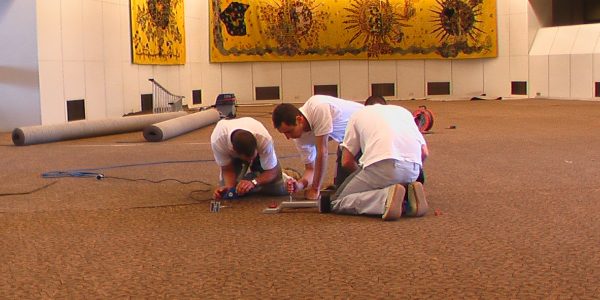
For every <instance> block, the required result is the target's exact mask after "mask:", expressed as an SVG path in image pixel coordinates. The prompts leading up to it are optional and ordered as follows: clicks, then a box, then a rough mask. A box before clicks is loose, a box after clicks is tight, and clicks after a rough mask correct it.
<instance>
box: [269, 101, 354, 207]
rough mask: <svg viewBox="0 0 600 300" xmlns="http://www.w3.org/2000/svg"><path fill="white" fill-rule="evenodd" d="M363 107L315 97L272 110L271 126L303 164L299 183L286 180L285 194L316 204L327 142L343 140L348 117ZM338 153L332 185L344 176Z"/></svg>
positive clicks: (325, 162) (322, 175) (324, 169)
mask: <svg viewBox="0 0 600 300" xmlns="http://www.w3.org/2000/svg"><path fill="white" fill-rule="evenodd" d="M361 108H363V105H362V104H360V103H357V102H353V101H347V100H343V99H339V98H335V97H331V96H324V95H315V96H312V97H310V98H309V99H308V100H307V101H306V103H304V105H302V107H300V108H297V107H295V106H294V105H292V104H289V103H283V104H279V105H278V106H277V107H275V109H274V110H273V126H275V128H276V129H277V130H278V131H279V132H281V133H283V134H284V135H285V137H286V138H288V139H293V140H294V142H295V143H296V148H297V149H298V151H299V152H300V156H301V157H302V160H303V162H304V174H303V175H302V178H301V179H299V180H290V182H289V192H296V191H300V190H305V191H304V196H305V198H306V199H313V200H316V199H318V198H319V196H320V190H321V186H322V184H323V179H324V178H325V175H326V174H325V172H326V170H327V156H328V149H327V142H328V141H329V140H333V141H335V142H337V143H340V142H341V141H342V140H343V139H344V133H345V131H346V124H347V123H348V119H350V116H351V115H352V114H353V113H354V112H356V111H357V110H359V109H361ZM340 157H341V151H340V152H338V168H337V174H336V178H335V180H334V184H336V185H337V184H341V182H343V180H344V178H345V177H347V175H348V174H349V173H347V174H344V170H342V168H341V167H340V166H341V160H340V159H341V158H340Z"/></svg>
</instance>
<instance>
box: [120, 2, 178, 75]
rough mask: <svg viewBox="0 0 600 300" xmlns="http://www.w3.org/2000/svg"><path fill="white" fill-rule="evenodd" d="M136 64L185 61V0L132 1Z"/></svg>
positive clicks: (132, 43) (133, 54) (133, 53)
mask: <svg viewBox="0 0 600 300" xmlns="http://www.w3.org/2000/svg"><path fill="white" fill-rule="evenodd" d="M129 4H130V12H131V52H132V60H133V63H134V64H146V65H180V64H185V30H184V10H183V0H130V2H129Z"/></svg>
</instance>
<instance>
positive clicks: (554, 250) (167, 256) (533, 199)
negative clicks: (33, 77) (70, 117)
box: [0, 100, 600, 299]
mask: <svg viewBox="0 0 600 300" xmlns="http://www.w3.org/2000/svg"><path fill="white" fill-rule="evenodd" d="M394 104H399V105H403V106H405V107H407V108H409V109H410V110H414V109H416V108H417V107H418V106H419V105H427V106H428V108H429V109H431V110H432V111H433V112H434V114H435V124H434V127H433V133H431V134H428V135H426V139H427V141H428V143H429V147H430V150H431V156H430V159H429V160H428V161H427V162H426V165H425V170H426V174H427V183H426V185H425V189H426V193H427V197H428V199H429V203H430V206H431V210H430V212H429V213H428V214H427V216H425V217H423V218H418V219H401V220H399V221H396V222H382V221H381V220H380V219H378V218H374V217H364V216H343V215H331V214H319V213H318V212H316V211H315V210H314V209H301V210H296V211H287V212H285V213H281V214H277V215H265V214H262V213H261V211H262V209H263V208H265V207H266V206H268V205H269V204H270V203H271V202H273V201H275V200H276V201H281V200H284V199H285V197H282V198H267V197H253V198H248V199H244V200H241V201H235V202H229V203H225V205H226V206H227V207H226V208H223V209H222V210H221V211H220V212H219V213H211V212H210V211H209V201H208V200H207V199H209V198H210V196H211V192H212V187H208V186H207V185H205V184H202V183H200V182H195V183H191V184H181V183H178V182H176V181H172V180H171V181H164V182H160V183H151V182H147V181H128V180H122V179H116V178H111V177H122V178H128V179H136V178H139V179H148V180H155V181H158V180H161V179H167V178H172V179H178V180H181V181H191V180H199V181H204V182H207V183H209V184H212V185H214V184H215V183H216V181H217V174H218V168H217V166H216V164H215V163H214V162H213V160H212V154H211V151H210V144H209V136H210V133H211V130H212V126H210V127H207V128H203V129H200V130H197V131H194V132H192V133H189V134H186V135H183V136H180V137H177V138H174V139H171V140H168V141H165V142H161V143H147V142H145V141H144V139H143V136H142V134H141V133H140V132H137V133H130V134H121V135H113V136H105V137H98V138H89V139H80V140H73V141H64V142H57V143H51V144H44V145H33V146H25V147H16V146H13V145H12V142H11V140H10V133H1V134H0V194H10V193H21V192H28V191H33V190H35V189H36V188H39V187H43V186H45V185H47V184H50V183H54V184H53V185H51V186H47V187H46V188H43V189H40V190H38V191H33V192H32V193H30V194H25V195H8V196H6V195H5V196H0V243H1V246H0V257H1V262H0V274H1V275H2V276H0V298H2V299H7V298H103V299H109V298H124V297H133V298H176V299H181V298H198V299H238V298H239V299H257V298H259V299H267V298H274V299H302V298H313V299H314V298H327V299H330V298H335V299H338V298H341V299H380V298H393V299H402V298H427V299H429V298H433V299H446V298H469V299H470V298H486V299H487V298H499V299H507V298H511V299H531V298H579V299H585V298H599V297H600V183H599V182H600V150H598V149H600V102H584V101H558V100H502V101H492V100H489V101H488V100H484V101H447V102H443V101H404V102H398V103H394ZM271 110H272V107H251V108H250V107H243V108H240V112H239V116H254V117H256V118H257V119H259V120H261V121H263V122H264V123H265V125H266V127H267V128H268V129H269V130H271V131H272V134H273V136H274V137H275V139H276V150H277V153H278V155H279V156H280V157H281V162H282V164H283V165H284V166H287V167H294V168H297V169H302V165H301V163H300V162H299V161H298V157H297V156H296V155H295V154H296V152H295V149H294V146H293V144H292V142H291V141H288V140H285V138H284V137H283V136H282V135H281V134H278V133H277V132H276V131H274V130H273V129H272V126H271V124H270V115H269V112H270V111H271ZM452 125H454V126H456V129H448V128H449V127H450V126H452ZM333 150H334V148H332V150H331V151H330V152H333ZM334 160H335V156H333V155H331V156H330V158H329V167H330V172H329V174H331V172H332V171H333V164H334ZM183 161H187V162H183ZM88 168H101V169H102V170H101V171H100V172H102V173H104V174H105V175H106V176H107V178H105V179H102V180H96V179H95V178H55V179H46V178H42V177H41V174H42V173H45V172H49V171H58V170H63V171H64V170H80V169H88ZM331 178H332V176H329V177H328V181H331ZM209 189H210V190H211V191H207V190H209ZM434 210H438V211H439V212H441V214H440V215H436V214H435V213H434Z"/></svg>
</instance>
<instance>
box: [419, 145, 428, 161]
mask: <svg viewBox="0 0 600 300" xmlns="http://www.w3.org/2000/svg"><path fill="white" fill-rule="evenodd" d="M428 156H429V148H427V144H423V145H421V161H422V162H425V159H427V157H428Z"/></svg>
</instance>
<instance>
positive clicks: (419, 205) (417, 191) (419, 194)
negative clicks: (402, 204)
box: [405, 181, 429, 217]
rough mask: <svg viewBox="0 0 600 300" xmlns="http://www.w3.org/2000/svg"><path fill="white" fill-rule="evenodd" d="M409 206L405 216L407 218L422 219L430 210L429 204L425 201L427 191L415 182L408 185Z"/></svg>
mask: <svg viewBox="0 0 600 300" xmlns="http://www.w3.org/2000/svg"><path fill="white" fill-rule="evenodd" d="M407 196H408V197H407V198H408V199H407V203H406V204H407V205H406V211H405V215H406V216H407V217H422V216H424V215H425V214H426V213H427V210H429V204H427V200H426V199H425V191H424V190H423V184H422V183H420V182H418V181H415V182H412V183H409V184H408V188H407Z"/></svg>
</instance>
